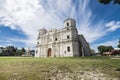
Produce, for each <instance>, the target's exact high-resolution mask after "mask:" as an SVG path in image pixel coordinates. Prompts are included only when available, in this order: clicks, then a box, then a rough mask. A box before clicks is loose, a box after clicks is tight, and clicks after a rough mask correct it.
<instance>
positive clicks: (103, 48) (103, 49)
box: [98, 45, 113, 54]
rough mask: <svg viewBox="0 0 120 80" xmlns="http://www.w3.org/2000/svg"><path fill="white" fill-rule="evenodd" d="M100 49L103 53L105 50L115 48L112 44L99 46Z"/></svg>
mask: <svg viewBox="0 0 120 80" xmlns="http://www.w3.org/2000/svg"><path fill="white" fill-rule="evenodd" d="M98 50H99V51H100V53H101V54H103V52H109V51H111V50H113V47H112V46H103V45H101V46H98Z"/></svg>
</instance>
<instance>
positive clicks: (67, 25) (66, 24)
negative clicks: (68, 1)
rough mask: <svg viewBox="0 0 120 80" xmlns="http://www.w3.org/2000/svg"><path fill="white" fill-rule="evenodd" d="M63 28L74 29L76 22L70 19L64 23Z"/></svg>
mask: <svg viewBox="0 0 120 80" xmlns="http://www.w3.org/2000/svg"><path fill="white" fill-rule="evenodd" d="M64 27H76V21H75V20H74V19H72V18H68V19H66V20H65V21H64Z"/></svg>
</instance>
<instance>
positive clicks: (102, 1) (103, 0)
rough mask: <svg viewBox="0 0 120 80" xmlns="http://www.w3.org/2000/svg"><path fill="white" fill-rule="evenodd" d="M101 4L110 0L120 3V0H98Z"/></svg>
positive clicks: (110, 0)
mask: <svg viewBox="0 0 120 80" xmlns="http://www.w3.org/2000/svg"><path fill="white" fill-rule="evenodd" d="M98 1H99V2H100V3H102V4H109V3H110V2H112V3H113V4H120V0H98Z"/></svg>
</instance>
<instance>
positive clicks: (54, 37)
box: [35, 18, 90, 57]
mask: <svg viewBox="0 0 120 80" xmlns="http://www.w3.org/2000/svg"><path fill="white" fill-rule="evenodd" d="M63 24H64V27H63V28H62V29H60V30H57V29H52V30H47V29H45V28H42V29H40V30H39V35H38V37H37V44H36V51H35V57H75V56H77V57H79V56H90V46H89V44H88V42H87V41H86V40H85V38H84V36H83V35H79V34H78V31H77V28H76V21H75V20H74V19H71V18H68V19H66V20H65V21H64V23H63Z"/></svg>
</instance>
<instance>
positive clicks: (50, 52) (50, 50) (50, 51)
mask: <svg viewBox="0 0 120 80" xmlns="http://www.w3.org/2000/svg"><path fill="white" fill-rule="evenodd" d="M51 54H52V49H51V48H49V49H48V53H47V56H48V57H50V56H51Z"/></svg>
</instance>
